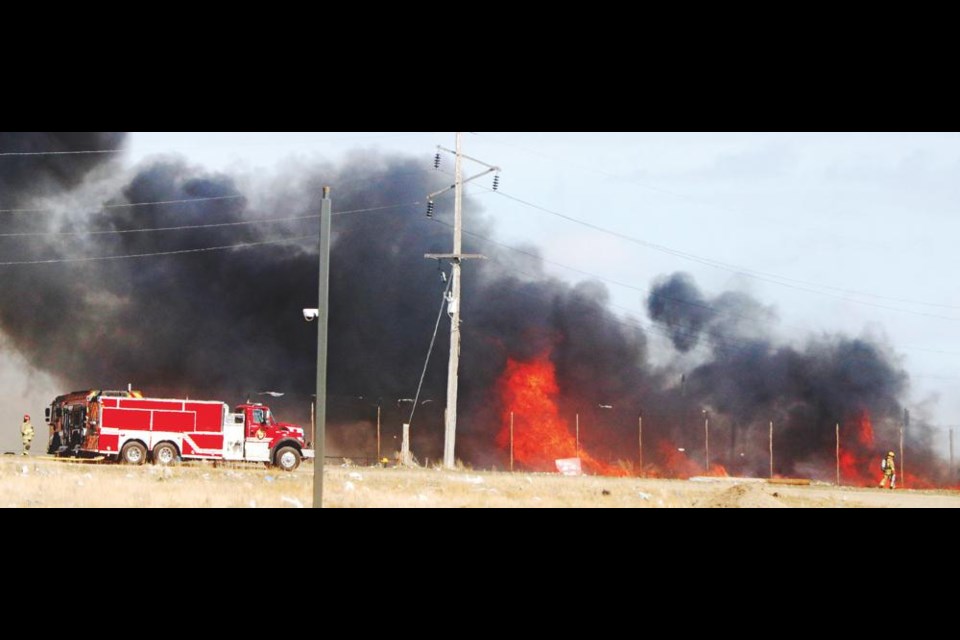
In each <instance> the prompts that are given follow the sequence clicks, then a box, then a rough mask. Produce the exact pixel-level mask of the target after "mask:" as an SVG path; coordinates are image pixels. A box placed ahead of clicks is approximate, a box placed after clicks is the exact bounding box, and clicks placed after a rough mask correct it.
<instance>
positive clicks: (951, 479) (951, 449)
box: [950, 429, 953, 482]
mask: <svg viewBox="0 0 960 640" xmlns="http://www.w3.org/2000/svg"><path fill="white" fill-rule="evenodd" d="M950 482H953V429H950Z"/></svg>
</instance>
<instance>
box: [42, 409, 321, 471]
mask: <svg viewBox="0 0 960 640" xmlns="http://www.w3.org/2000/svg"><path fill="white" fill-rule="evenodd" d="M46 418H47V424H49V425H50V442H49V446H48V450H47V453H49V454H51V455H57V456H77V457H92V456H104V457H106V458H108V459H110V460H118V461H120V462H123V463H125V464H134V465H140V464H143V463H144V462H146V461H147V460H148V459H150V460H152V461H153V463H154V464H159V465H169V464H173V463H174V462H176V461H177V460H180V459H195V460H237V461H250V462H265V463H267V464H270V465H274V466H277V467H280V468H281V469H283V470H285V471H293V470H294V469H296V468H297V467H298V466H300V461H301V459H303V458H312V457H313V453H314V452H313V450H312V449H308V448H307V443H306V440H305V439H304V433H303V429H302V428H301V427H298V426H296V425H293V424H288V423H285V422H277V421H276V420H275V419H274V417H273V414H272V412H271V411H270V408H269V407H267V406H265V405H263V404H259V403H249V402H248V403H247V404H241V405H238V406H237V407H236V408H235V409H234V410H233V411H232V412H231V411H230V409H229V407H228V406H227V405H226V404H225V403H223V402H219V401H206V400H170V399H158V398H144V397H143V394H141V393H140V392H139V391H133V390H128V391H99V390H91V391H75V392H73V393H68V394H67V395H63V396H60V397H58V398H57V399H56V400H54V401H53V403H52V404H51V405H50V407H48V408H47V410H46Z"/></svg>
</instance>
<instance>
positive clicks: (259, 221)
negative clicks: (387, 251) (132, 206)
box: [0, 202, 421, 238]
mask: <svg viewBox="0 0 960 640" xmlns="http://www.w3.org/2000/svg"><path fill="white" fill-rule="evenodd" d="M419 204H421V203H419V202H410V203H406V204H392V205H386V206H382V207H368V208H366V209H349V210H346V211H337V212H335V213H334V214H333V215H335V216H339V215H345V214H349V213H365V212H369V211H384V210H387V209H398V208H401V207H408V206H415V205H419ZM319 218H320V214H319V213H316V214H309V215H302V216H291V217H287V218H258V219H254V220H242V221H238V222H215V223H210V224H188V225H179V226H175V227H147V228H142V229H104V230H88V229H86V230H80V231H25V232H17V233H0V238H25V237H43V236H96V235H116V234H129V233H154V232H158V231H187V230H194V229H216V228H221V227H240V226H249V225H257V224H272V223H278V222H296V221H299V220H317V219H319Z"/></svg>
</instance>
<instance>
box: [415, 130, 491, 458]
mask: <svg viewBox="0 0 960 640" xmlns="http://www.w3.org/2000/svg"><path fill="white" fill-rule="evenodd" d="M438 149H440V150H442V151H447V152H451V153H453V154H454V155H455V156H456V168H455V171H454V184H453V185H452V186H451V187H447V188H445V189H441V190H440V191H437V192H435V193H431V194H430V195H429V196H427V202H428V204H427V216H428V217H432V216H433V198H434V197H436V196H438V195H440V194H441V193H445V192H447V191H450V190H451V189H452V190H453V191H454V214H453V215H454V219H453V253H446V254H436V253H428V254H426V255H425V256H424V257H425V258H430V259H436V260H444V259H446V260H450V264H451V266H452V269H451V271H452V275H451V278H452V282H451V287H450V293H449V294H448V296H447V314H448V315H449V316H450V359H449V361H448V364H447V413H446V417H445V418H444V428H443V466H444V467H446V468H447V469H453V468H455V466H456V465H455V462H456V459H455V448H456V439H457V376H458V372H459V369H460V299H461V292H460V266H461V263H462V262H463V261H464V260H466V259H469V258H483V256H480V255H468V254H464V253H463V185H465V184H466V183H467V182H470V181H471V180H475V179H476V178H479V177H480V176H482V175H486V174H488V173H491V172H494V171H496V172H499V171H500V169H499V167H494V166H492V165H489V164H487V163H485V162H481V161H479V160H477V159H476V158H470V157H469V156H465V155H464V154H463V133H462V132H460V131H458V132H457V144H456V149H455V150H453V151H451V150H450V149H444V148H443V147H438ZM439 158H440V154H439V153H438V154H437V162H436V166H438V167H439ZM464 158H467V159H469V160H471V161H473V162H477V163H479V164H482V165H484V166H485V167H488V170H487V171H484V172H483V173H481V174H478V175H476V176H473V177H472V178H468V179H466V180H464V178H463V159H464ZM496 185H497V182H496V181H495V182H494V190H496Z"/></svg>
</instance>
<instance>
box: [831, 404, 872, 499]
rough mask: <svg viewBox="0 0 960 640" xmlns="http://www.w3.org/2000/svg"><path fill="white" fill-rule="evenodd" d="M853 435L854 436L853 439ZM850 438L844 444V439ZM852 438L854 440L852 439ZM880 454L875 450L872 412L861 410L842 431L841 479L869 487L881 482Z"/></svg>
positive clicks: (848, 482) (846, 482)
mask: <svg viewBox="0 0 960 640" xmlns="http://www.w3.org/2000/svg"><path fill="white" fill-rule="evenodd" d="M851 435H852V436H853V437H852V439H851ZM845 437H846V439H847V440H848V442H847V445H846V446H845V445H844V439H845ZM851 440H852V441H851ZM880 455H881V454H879V453H877V452H875V451H874V437H873V423H872V422H871V420H870V413H869V412H868V411H867V410H866V409H864V410H861V411H860V413H859V415H857V416H856V417H855V418H854V419H853V420H851V421H847V423H845V424H844V425H843V428H842V429H841V431H840V481H841V483H842V484H845V485H854V486H858V487H869V486H873V485H876V484H877V483H879V482H880V477H881V472H880Z"/></svg>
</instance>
